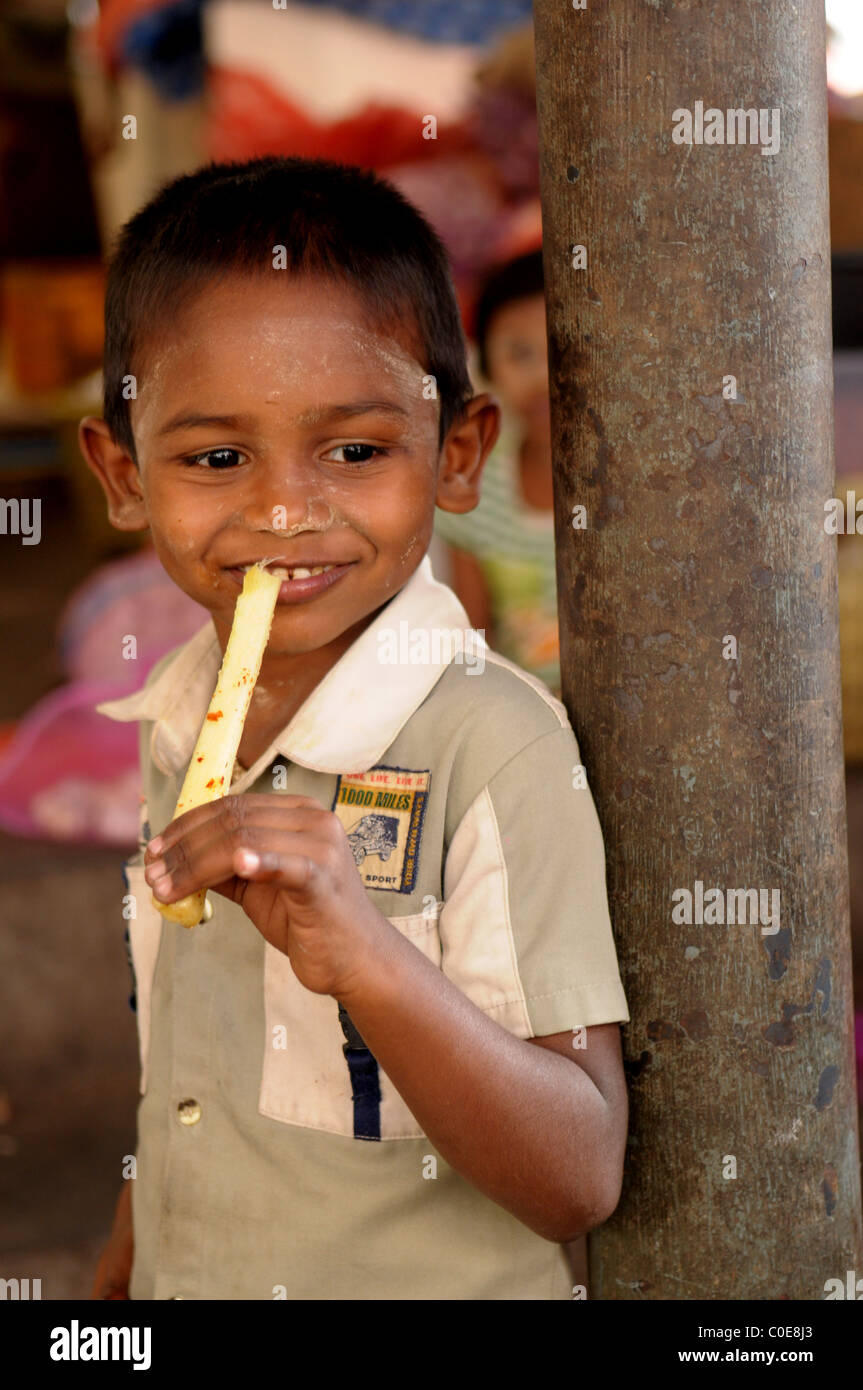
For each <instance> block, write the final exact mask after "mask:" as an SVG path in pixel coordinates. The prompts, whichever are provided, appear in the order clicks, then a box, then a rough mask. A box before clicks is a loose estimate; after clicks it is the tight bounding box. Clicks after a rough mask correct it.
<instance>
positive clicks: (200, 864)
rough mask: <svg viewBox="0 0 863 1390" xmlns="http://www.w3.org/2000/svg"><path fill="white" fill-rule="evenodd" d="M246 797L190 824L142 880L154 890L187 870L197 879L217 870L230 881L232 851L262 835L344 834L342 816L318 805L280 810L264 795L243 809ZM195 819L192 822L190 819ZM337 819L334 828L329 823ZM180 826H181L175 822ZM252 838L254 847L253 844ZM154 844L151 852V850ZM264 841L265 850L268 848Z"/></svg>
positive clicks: (153, 858)
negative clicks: (166, 877) (159, 882)
mask: <svg viewBox="0 0 863 1390" xmlns="http://www.w3.org/2000/svg"><path fill="white" fill-rule="evenodd" d="M244 800H245V798H244V797H235V798H233V800H232V804H231V805H225V806H223V807H222V810H221V811H220V813H218V814H215V815H211V816H209V817H208V818H207V819H205V820H203V821H201V822H200V823H199V824H198V825H191V827H190V829H189V830H188V831H187V832H186V833H185V834H183V835H177V836H173V837H172V839H171V842H170V843H168V844H166V845H164V846H163V848H162V851H161V853H159V854H156V853H151V854H150V856H149V857H148V858H147V859H146V860H145V868H144V876H145V878H146V880H147V882H148V883H149V884H150V886H151V887H152V886H153V885H154V884H155V883H156V882H157V880H158V879H159V878H161V877H163V876H164V875H166V874H168V875H170V876H171V877H176V876H177V875H178V874H180V873H183V872H185V871H188V872H190V873H191V874H192V875H193V876H195V875H197V874H198V873H200V872H202V871H203V872H209V873H212V872H218V871H219V870H221V874H220V877H221V878H227V877H228V876H229V875H230V874H231V873H232V872H233V870H232V868H231V862H232V855H233V853H234V850H236V849H242V848H243V846H244V845H249V846H251V847H252V848H257V847H259V846H260V843H261V840H260V836H261V834H264V835H265V836H266V837H268V838H270V837H276V838H278V836H280V835H282V834H284V833H285V832H289V833H291V834H298V833H300V834H301V833H309V834H313V835H314V834H320V835H321V836H322V837H326V836H327V835H331V836H332V837H333V839H335V840H337V839H340V838H341V837H342V836H343V835H344V830H343V828H342V826H341V822H340V821H339V820H338V817H337V816H335V815H334V814H333V812H331V811H325V810H323V808H322V807H321V806H318V805H317V803H315V804H314V805H312V806H294V807H290V806H280V805H279V804H278V803H276V802H275V799H274V798H273V797H262V798H260V799H259V800H258V802H257V804H253V805H252V806H245V805H244V804H243V803H244ZM190 819H191V818H190ZM330 821H333V822H335V824H333V825H330V824H329V822H330ZM176 824H177V825H180V824H181V822H180V821H177V822H176ZM253 839H254V843H253ZM152 843H153V842H151V849H152ZM266 847H267V846H266V843H265V844H264V848H266Z"/></svg>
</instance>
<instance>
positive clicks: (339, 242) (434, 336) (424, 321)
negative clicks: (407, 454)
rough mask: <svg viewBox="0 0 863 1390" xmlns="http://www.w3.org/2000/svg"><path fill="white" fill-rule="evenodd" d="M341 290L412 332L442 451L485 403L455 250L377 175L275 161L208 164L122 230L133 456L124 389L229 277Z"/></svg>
mask: <svg viewBox="0 0 863 1390" xmlns="http://www.w3.org/2000/svg"><path fill="white" fill-rule="evenodd" d="M275 247H284V248H285V254H284V257H283V260H284V265H285V270H286V271H288V272H294V273H296V274H300V275H307V276H316V275H320V276H323V277H330V278H331V279H336V280H340V281H342V282H343V283H344V284H345V285H346V286H347V287H348V288H350V289H352V290H353V291H354V292H355V293H356V294H357V295H358V297H359V299H360V301H361V302H362V303H364V305H365V307H366V309H367V311H368V314H369V319H370V322H372V323H373V324H374V325H375V326H382V325H387V326H390V325H391V326H394V327H400V328H402V329H404V327H405V326H408V328H409V329H410V330H411V334H412V341H414V345H415V348H416V351H417V353H418V355H419V357H420V360H421V361H422V364H423V365H424V366H425V368H426V371H427V372H428V374H429V375H431V376H433V377H434V378H435V383H436V392H437V397H438V400H439V402H440V414H439V430H438V445H439V447H440V445H442V444H443V441H444V439H445V437H446V434H447V432H448V430H449V429H450V427H451V425H452V424H453V423H454V422H455V421H456V420H458V419H460V418H461V417H462V415H463V413H464V408H465V406H466V404H467V402H468V401H469V400H470V399H471V397H472V396H473V386H472V384H471V380H470V374H469V371H468V365H467V345H466V342H465V336H464V329H463V326H462V321H461V314H460V312H459V306H458V300H457V298H456V293H455V288H454V285H453V281H452V273H451V269H450V262H449V257H448V255H447V252H446V249H445V247H444V245H443V242H442V241H441V240H440V238H439V237H438V235H437V233H436V232H435V231H434V229H433V228H432V227H431V226H430V225H429V223H428V222H427V221H426V220H425V218H424V217H423V216H422V214H421V213H420V212H418V211H417V209H416V208H415V207H414V206H413V205H412V204H411V203H409V202H408V200H407V199H406V198H404V197H403V196H402V194H401V193H399V191H398V190H397V189H396V188H395V187H394V186H393V185H392V184H391V183H389V182H388V181H387V180H385V179H383V178H381V177H380V176H379V175H377V174H374V173H372V172H371V171H370V170H367V169H362V168H359V167H357V166H355V165H349V164H338V163H335V162H333V161H331V160H324V159H304V158H300V157H298V156H269V157H267V158H263V159H253V160H250V161H249V162H247V163H226V164H208V165H205V166H204V167H203V168H201V169H198V170H197V171H195V172H194V173H191V174H185V175H182V176H181V177H180V178H177V179H174V180H173V181H172V182H171V183H169V184H167V185H166V186H165V187H164V188H162V189H161V190H160V192H158V193H157V194H156V195H155V197H153V198H152V199H151V200H150V202H148V203H147V204H146V206H145V207H143V208H142V209H141V210H140V211H139V212H137V213H136V214H135V215H134V217H132V218H130V220H129V221H128V222H127V223H126V224H125V226H124V227H123V228H122V229H121V230H120V233H119V236H118V238H117V242H116V246H115V248H114V252H113V255H112V257H111V260H110V263H109V266H108V276H107V285H106V293H105V352H104V410H103V413H104V417H105V420H106V422H107V424H108V427H109V429H110V431H111V434H112V436H113V438H114V439H115V441H116V442H117V443H119V444H121V445H122V446H123V448H125V449H126V450H127V451H128V452H129V454H130V455H131V457H132V458H133V459H134V458H135V457H136V455H135V441H134V438H133V435H132V426H131V420H130V415H129V402H128V400H127V399H126V397H125V395H124V389H123V387H124V382H123V378H124V377H126V376H129V375H134V372H135V367H134V362H135V359H136V357H137V356H139V355H140V350H141V347H142V344H143V342H144V340H145V338H147V337H148V336H150V335H152V334H153V333H154V332H155V331H156V330H157V328H158V326H159V324H160V323H163V322H164V321H165V320H166V319H168V318H170V316H171V315H172V314H174V313H176V311H177V308H178V307H179V306H180V305H181V304H182V303H183V302H184V301H185V300H186V299H187V298H190V297H191V296H192V295H194V294H195V293H196V292H199V291H200V290H201V289H203V288H204V287H205V286H207V285H210V284H212V283H213V282H214V280H216V279H218V278H220V277H221V276H225V275H229V274H232V273H237V272H240V273H243V274H249V275H267V274H270V275H274V276H277V275H279V274H284V273H285V272H284V271H283V270H280V269H276V268H274V248H275Z"/></svg>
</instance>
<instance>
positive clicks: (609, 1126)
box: [340, 918, 622, 1242]
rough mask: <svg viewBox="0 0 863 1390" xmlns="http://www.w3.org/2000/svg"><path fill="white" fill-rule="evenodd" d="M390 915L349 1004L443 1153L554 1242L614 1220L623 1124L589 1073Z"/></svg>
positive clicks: (373, 1048) (348, 996) (346, 1002)
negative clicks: (500, 1009)
mask: <svg viewBox="0 0 863 1390" xmlns="http://www.w3.org/2000/svg"><path fill="white" fill-rule="evenodd" d="M381 922H382V924H383V926H382V928H381V932H380V934H379V937H378V945H377V947H376V949H375V950H374V951H373V952H372V955H371V957H370V959H369V963H368V966H367V967H366V969H365V971H364V973H363V976H362V978H361V979H358V981H357V983H356V985H355V986H354V987H352V989H351V990H350V991H349V993H347V994H342V995H340V1002H342V1003H343V1004H344V1006H345V1008H346V1009H347V1010H348V1012H349V1014H350V1016H351V1018H352V1020H353V1022H354V1024H355V1026H356V1028H357V1029H358V1031H359V1032H360V1034H361V1035H362V1038H363V1040H364V1042H365V1044H366V1046H367V1047H368V1048H369V1050H370V1051H371V1052H372V1054H373V1055H374V1056H375V1058H376V1059H377V1061H378V1063H379V1065H380V1066H381V1068H382V1069H383V1070H384V1071H385V1072H386V1074H387V1076H388V1077H389V1078H390V1080H391V1081H392V1083H393V1085H394V1086H395V1087H396V1089H397V1090H398V1091H399V1093H400V1094H401V1096H402V1097H403V1099H404V1101H405V1102H406V1104H407V1105H408V1106H409V1108H410V1110H411V1112H412V1113H413V1114H414V1115H415V1116H416V1119H417V1121H418V1122H419V1124H420V1125H421V1126H422V1128H423V1130H424V1132H425V1133H426V1134H427V1135H428V1137H429V1139H430V1140H431V1141H432V1143H433V1144H434V1145H435V1147H436V1148H437V1149H438V1151H439V1152H440V1154H441V1155H442V1156H443V1157H444V1158H445V1159H446V1161H447V1162H448V1163H449V1164H450V1165H451V1166H452V1167H453V1168H455V1169H457V1170H458V1171H459V1172H460V1173H461V1174H462V1175H463V1176H464V1177H466V1178H468V1179H469V1180H470V1181H471V1182H472V1183H474V1185H475V1186H476V1187H478V1188H479V1189H480V1190H481V1191H483V1192H484V1193H485V1194H486V1195H487V1196H489V1197H491V1198H493V1200H494V1201H496V1202H499V1203H500V1205H501V1206H503V1207H505V1208H506V1209H507V1210H508V1211H511V1212H512V1213H513V1214H514V1215H515V1216H517V1217H518V1218H519V1219H520V1220H521V1221H523V1222H524V1223H525V1225H527V1226H529V1227H530V1228H531V1229H532V1230H534V1231H536V1232H537V1233H538V1234H539V1235H542V1236H544V1237H546V1239H548V1240H555V1241H561V1242H562V1241H566V1240H571V1239H574V1238H575V1237H576V1236H578V1235H581V1234H583V1233H584V1232H585V1231H587V1230H589V1229H591V1227H593V1226H595V1225H598V1224H599V1222H601V1221H603V1220H605V1219H606V1218H607V1216H608V1215H610V1213H611V1211H612V1210H613V1209H614V1206H615V1205H616V1201H617V1193H618V1190H619V1181H618V1179H619V1170H620V1153H621V1150H622V1142H621V1134H620V1133H619V1131H620V1119H619V1116H618V1115H615V1113H614V1112H613V1111H612V1109H611V1107H610V1106H609V1105H608V1104H607V1102H606V1100H605V1098H604V1097H603V1095H602V1094H601V1092H600V1091H599V1090H598V1088H597V1087H596V1086H595V1085H594V1083H593V1081H592V1080H591V1079H590V1077H589V1076H588V1075H587V1073H586V1072H585V1071H584V1070H583V1069H582V1068H581V1067H580V1066H579V1065H577V1063H576V1062H574V1061H570V1060H569V1059H568V1058H565V1057H563V1056H561V1055H560V1054H559V1053H556V1052H553V1051H550V1050H548V1049H547V1048H544V1047H539V1046H536V1045H535V1044H533V1043H530V1042H526V1041H523V1040H521V1039H520V1038H516V1037H515V1036H514V1035H513V1034H511V1033H509V1032H507V1031H506V1029H504V1028H502V1027H501V1026H500V1025H499V1024H497V1023H495V1022H494V1021H493V1020H492V1019H490V1018H488V1017H487V1015H486V1014H484V1013H483V1012H482V1011H481V1010H480V1009H478V1008H477V1007H476V1005H474V1004H473V1003H472V1002H471V1001H470V1000H469V999H468V998H467V997H466V996H465V995H464V994H462V992H461V990H459V989H458V988H456V986H455V985H454V984H453V983H452V982H451V981H450V980H448V979H447V977H446V976H445V975H444V974H443V973H442V971H440V970H438V969H437V968H436V967H435V966H433V965H432V964H431V962H430V961H429V960H427V959H426V957H425V956H423V955H422V953H421V952H420V951H419V950H418V949H417V948H416V947H415V946H414V945H413V944H412V943H411V942H410V941H408V940H407V939H406V938H405V937H403V936H402V935H401V934H400V933H399V932H398V930H397V929H396V928H395V927H393V926H392V925H391V924H390V923H389V922H386V919H384V918H382V919H381ZM384 927H385V928H386V930H384Z"/></svg>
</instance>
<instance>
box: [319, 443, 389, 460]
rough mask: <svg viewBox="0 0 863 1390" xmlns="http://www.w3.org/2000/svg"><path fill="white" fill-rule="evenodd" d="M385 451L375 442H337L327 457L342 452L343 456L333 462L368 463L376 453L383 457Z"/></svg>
mask: <svg viewBox="0 0 863 1390" xmlns="http://www.w3.org/2000/svg"><path fill="white" fill-rule="evenodd" d="M386 453H387V451H386V449H379V448H378V446H377V445H376V444H339V445H337V446H336V448H335V449H331V450H330V453H329V454H328V455H327V458H331V457H332V455H333V454H344V455H345V457H344V458H341V459H336V460H335V462H336V463H370V462H371V460H372V459H373V458H374V457H375V456H376V455H377V456H379V457H381V458H384V457H386Z"/></svg>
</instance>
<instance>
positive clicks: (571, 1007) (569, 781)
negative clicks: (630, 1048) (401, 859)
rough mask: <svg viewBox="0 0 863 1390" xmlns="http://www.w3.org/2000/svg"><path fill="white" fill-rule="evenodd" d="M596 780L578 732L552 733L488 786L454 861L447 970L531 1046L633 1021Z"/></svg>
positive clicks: (466, 822)
mask: <svg viewBox="0 0 863 1390" xmlns="http://www.w3.org/2000/svg"><path fill="white" fill-rule="evenodd" d="M584 781H585V779H584V775H583V769H582V768H581V759H580V755H579V750H578V744H577V742H576V739H575V735H574V733H573V731H572V729H571V728H569V727H561V728H559V729H556V730H553V731H552V732H550V733H545V734H542V735H540V736H539V737H538V738H536V739H534V740H533V741H532V742H531V743H529V744H528V745H527V746H526V747H525V748H524V749H522V750H521V752H519V753H518V754H516V755H515V756H514V757H512V758H511V759H510V760H509V761H508V762H507V763H506V764H505V765H504V767H502V768H501V769H500V770H499V771H498V772H496V774H495V775H494V777H493V778H492V779H491V780H490V781H489V782H488V783H487V784H486V785H485V786H484V787H483V788H482V790H481V791H480V792H479V794H478V795H477V796H476V797H475V799H474V800H473V802H472V804H471V805H470V806H469V807H468V809H467V811H466V813H465V814H464V816H463V817H462V819H461V821H460V822H459V824H458V826H457V828H456V830H455V833H454V835H453V837H452V840H451V843H450V845H449V849H448V851H447V855H446V861H445V866H444V905H443V907H442V909H441V912H440V918H439V930H440V935H441V956H442V958H441V966H442V969H443V970H444V972H445V973H446V975H447V976H448V977H449V978H450V979H451V980H452V981H453V982H454V983H455V984H456V985H458V987H459V988H460V989H462V990H463V992H464V993H465V994H467V995H468V997H469V998H470V999H472V1000H473V1002H474V1003H475V1004H477V1005H478V1007H479V1008H481V1009H482V1010H483V1011H484V1012H486V1013H488V1014H489V1015H490V1017H492V1018H494V1019H495V1020H496V1021H497V1022H499V1023H500V1024H501V1025H502V1026H503V1027H505V1028H507V1029H508V1030H509V1031H510V1032H513V1033H515V1034H516V1035H517V1036H519V1037H522V1038H528V1037H544V1036H546V1035H548V1034H550V1033H562V1032H565V1031H567V1030H568V1029H570V1028H579V1027H593V1026H595V1025H597V1024H601V1023H614V1022H628V1020H629V1012H628V1008H627V1004H626V998H625V995H624V991H623V986H622V984H621V980H620V973H619V969H618V963H617V953H616V951H615V946H614V938H613V935H612V930H611V921H610V917H609V911H608V898H607V893H606V884H605V847H604V844H603V839H602V831H601V829H600V825H599V817H598V815H597V812H596V806H595V804H594V801H593V796H592V794H591V791H590V788H589V787H588V786H587V785H584Z"/></svg>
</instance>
